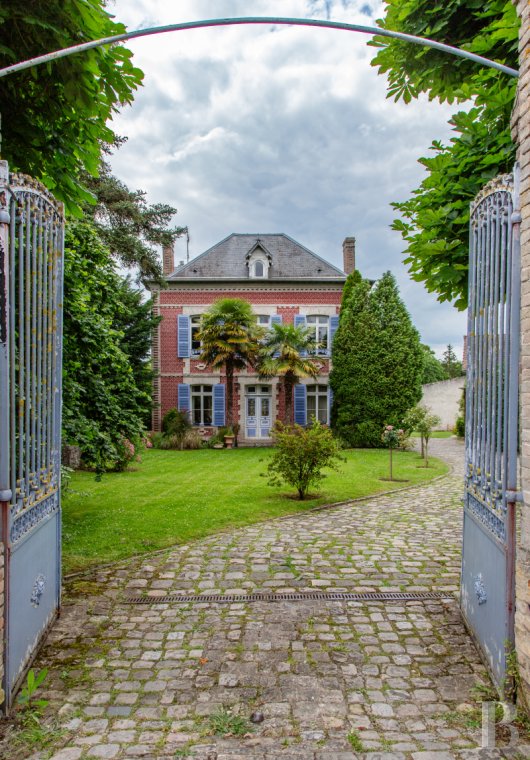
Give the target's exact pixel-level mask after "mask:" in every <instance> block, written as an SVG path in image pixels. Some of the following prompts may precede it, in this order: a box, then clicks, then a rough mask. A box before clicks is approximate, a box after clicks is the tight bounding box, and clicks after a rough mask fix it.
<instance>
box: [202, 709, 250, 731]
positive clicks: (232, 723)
mask: <svg viewBox="0 0 530 760" xmlns="http://www.w3.org/2000/svg"><path fill="white" fill-rule="evenodd" d="M208 728H209V731H210V733H212V734H216V735H217V736H243V735H244V734H248V733H249V732H250V731H252V730H253V727H252V725H251V724H250V723H249V722H248V720H247V719H246V718H244V717H243V716H242V715H235V714H234V713H233V712H231V711H230V710H227V709H226V707H220V708H219V709H218V710H216V711H215V712H214V713H212V714H211V715H210V716H208Z"/></svg>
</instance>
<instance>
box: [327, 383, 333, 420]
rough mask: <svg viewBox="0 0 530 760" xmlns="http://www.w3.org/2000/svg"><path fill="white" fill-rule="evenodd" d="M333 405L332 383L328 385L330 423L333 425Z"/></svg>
mask: <svg viewBox="0 0 530 760" xmlns="http://www.w3.org/2000/svg"><path fill="white" fill-rule="evenodd" d="M332 406H333V391H332V390H331V385H328V425H331V408H332Z"/></svg>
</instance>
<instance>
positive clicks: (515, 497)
mask: <svg viewBox="0 0 530 760" xmlns="http://www.w3.org/2000/svg"><path fill="white" fill-rule="evenodd" d="M504 494H505V496H506V501H508V502H510V503H512V502H514V501H519V502H522V501H523V492H522V491H505V492H504Z"/></svg>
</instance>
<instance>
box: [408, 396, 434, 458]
mask: <svg viewBox="0 0 530 760" xmlns="http://www.w3.org/2000/svg"><path fill="white" fill-rule="evenodd" d="M440 422H441V420H440V418H439V417H438V415H436V414H432V413H431V410H430V409H429V407H428V406H425V405H424V404H418V405H417V406H415V407H414V408H413V409H410V410H409V411H408V412H407V414H406V415H405V420H404V424H405V425H406V426H407V427H410V428H411V429H413V430H416V431H417V432H418V433H419V434H420V437H421V455H422V457H423V459H424V467H428V466H429V440H430V439H431V436H432V433H433V430H434V428H435V427H436V426H437V425H439V424H440Z"/></svg>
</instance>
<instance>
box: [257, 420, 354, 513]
mask: <svg viewBox="0 0 530 760" xmlns="http://www.w3.org/2000/svg"><path fill="white" fill-rule="evenodd" d="M273 438H274V443H275V446H276V450H275V452H274V454H273V456H272V459H271V461H270V462H269V465H268V467H267V472H268V473H269V483H270V485H276V486H277V485H280V484H281V483H282V482H285V483H288V484H289V485H291V486H294V487H295V488H296V490H297V491H298V497H299V498H300V500H302V501H303V500H304V499H305V497H306V496H307V493H308V491H309V488H310V486H311V485H316V484H317V483H320V482H321V481H322V480H323V479H324V478H325V477H326V476H325V474H324V473H323V472H322V470H323V469H324V467H329V468H331V469H333V470H337V469H338V467H337V464H336V463H337V461H344V457H342V456H341V455H340V453H339V452H340V449H339V444H338V443H337V441H336V440H335V439H334V438H333V435H332V433H331V431H330V430H329V428H326V427H324V426H323V425H322V424H321V423H320V422H319V421H318V420H314V421H313V423H312V424H311V425H309V427H306V428H303V427H301V426H300V425H293V426H290V425H283V424H282V423H281V422H277V423H276V425H275V427H274V428H273Z"/></svg>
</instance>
